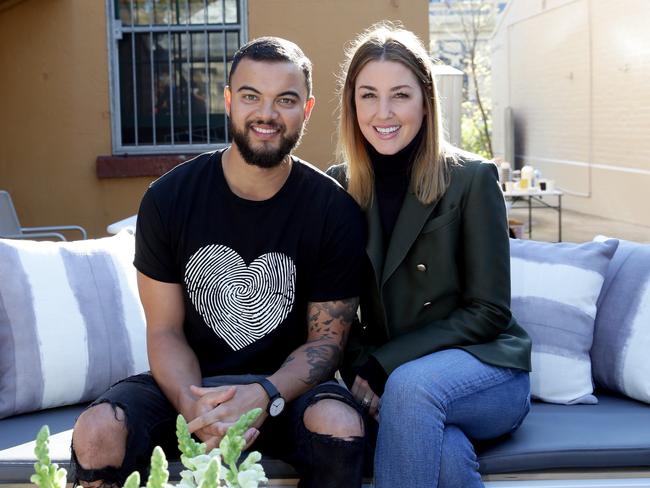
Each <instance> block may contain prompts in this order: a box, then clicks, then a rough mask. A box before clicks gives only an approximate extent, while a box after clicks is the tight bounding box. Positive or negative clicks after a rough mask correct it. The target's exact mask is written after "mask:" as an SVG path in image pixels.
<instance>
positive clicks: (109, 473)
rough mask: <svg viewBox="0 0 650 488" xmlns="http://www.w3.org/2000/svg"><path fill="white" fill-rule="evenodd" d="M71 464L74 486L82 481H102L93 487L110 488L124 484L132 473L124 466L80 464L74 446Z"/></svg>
mask: <svg viewBox="0 0 650 488" xmlns="http://www.w3.org/2000/svg"><path fill="white" fill-rule="evenodd" d="M70 461H71V462H70V466H71V468H72V470H73V485H72V486H73V487H77V486H79V485H80V483H81V482H82V481H83V482H86V483H94V482H96V481H101V484H99V485H97V486H95V485H94V484H93V486H92V488H109V487H113V486H116V487H119V486H123V485H124V482H125V481H126V478H127V477H128V475H129V474H130V473H127V472H126V470H125V469H124V468H123V467H120V468H116V467H115V466H105V467H103V468H98V469H86V468H84V467H82V466H81V464H79V460H78V459H77V455H76V454H75V452H74V448H72V449H71V456H70Z"/></svg>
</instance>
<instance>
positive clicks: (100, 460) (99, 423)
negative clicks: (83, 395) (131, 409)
mask: <svg viewBox="0 0 650 488" xmlns="http://www.w3.org/2000/svg"><path fill="white" fill-rule="evenodd" d="M127 434H128V430H127V427H126V416H125V414H124V411H123V410H122V409H121V408H120V407H117V406H114V405H111V404H109V403H100V404H99V405H95V406H94V407H91V408H89V409H88V410H86V411H85V412H83V413H82V414H81V415H80V416H79V418H78V419H77V423H76V424H75V426H74V431H73V433H72V445H73V449H74V453H75V456H76V458H77V461H78V462H79V464H80V468H82V469H85V470H96V469H101V468H105V467H109V466H112V467H116V468H117V467H120V466H121V465H122V461H123V460H124V452H125V450H126V440H127Z"/></svg>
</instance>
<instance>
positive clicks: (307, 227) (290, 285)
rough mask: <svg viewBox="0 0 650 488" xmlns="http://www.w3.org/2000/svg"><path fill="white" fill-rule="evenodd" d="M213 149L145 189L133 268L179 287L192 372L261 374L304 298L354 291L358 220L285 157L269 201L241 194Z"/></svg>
mask: <svg viewBox="0 0 650 488" xmlns="http://www.w3.org/2000/svg"><path fill="white" fill-rule="evenodd" d="M222 154H223V152H222V151H217V152H214V153H206V154H202V155H200V156H198V157H197V158H195V159H193V160H191V161H188V162H186V163H183V164H182V165H180V166H177V167H176V168H174V169H173V170H171V171H170V172H169V173H167V174H165V175H164V176H162V177H161V178H159V179H158V180H156V181H155V182H154V183H153V184H152V185H151V186H150V188H149V190H148V191H147V192H146V194H145V195H144V198H143V200H142V203H141V205H140V211H139V213H138V223H137V232H136V254H135V261H134V264H135V266H136V268H137V269H138V270H139V271H140V272H142V273H143V274H145V275H147V276H148V277H150V278H152V279H154V280H158V281H163V282H169V283H179V284H181V285H182V286H183V292H184V300H185V323H184V330H185V336H186V338H187V341H188V343H189V345H190V347H191V348H192V349H193V350H194V352H195V353H196V355H197V357H198V360H199V364H200V366H201V372H202V375H203V376H204V377H205V376H214V375H220V374H244V373H257V374H268V373H272V372H274V371H276V370H277V369H278V368H279V367H280V366H281V364H282V363H283V362H284V360H285V359H286V358H287V357H288V356H289V354H290V353H291V351H293V350H294V349H296V347H298V346H300V345H301V344H304V343H305V341H306V337H307V303H308V302H324V301H330V300H340V299H345V298H351V297H355V296H358V295H359V291H360V279H359V275H360V266H361V262H362V257H363V253H364V248H363V246H364V227H365V224H364V220H363V217H362V214H361V211H360V209H359V208H358V206H357V205H356V203H355V202H354V200H353V199H352V198H351V197H350V196H349V195H348V194H347V193H346V192H345V190H343V189H342V188H341V187H340V186H339V185H338V184H337V183H336V182H335V181H334V180H333V179H331V178H329V177H328V176H326V175H324V174H323V173H322V172H321V171H319V170H318V169H316V168H314V167H312V166H310V165H308V164H307V163H305V162H303V161H300V160H299V159H297V158H293V165H292V168H291V172H290V174H289V177H288V178H287V181H286V182H285V184H284V185H283V187H282V188H281V189H280V190H279V191H278V192H277V193H276V194H275V195H274V196H273V197H271V198H270V199H268V200H264V201H251V200H245V199H242V198H240V197H238V196H237V195H235V194H234V193H233V192H232V191H231V190H230V188H229V186H228V184H227V182H226V179H225V177H224V173H223V168H222V165H221V156H222ZM170 360H173V358H170Z"/></svg>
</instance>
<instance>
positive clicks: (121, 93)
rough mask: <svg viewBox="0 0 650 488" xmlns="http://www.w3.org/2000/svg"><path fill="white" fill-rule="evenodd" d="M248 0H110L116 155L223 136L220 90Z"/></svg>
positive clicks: (209, 143)
mask: <svg viewBox="0 0 650 488" xmlns="http://www.w3.org/2000/svg"><path fill="white" fill-rule="evenodd" d="M245 1H246V0H107V8H108V9H109V14H110V15H109V18H110V19H111V22H110V26H111V29H110V41H109V42H110V63H111V104H112V106H111V108H112V114H113V117H112V126H113V152H114V153H115V154H126V153H129V154H132V153H134V154H138V153H139V154H143V153H175V152H188V151H191V152H200V151H203V150H206V149H214V147H215V145H219V144H225V143H226V142H227V141H228V126H227V119H226V114H225V110H224V100H223V88H224V85H225V84H226V78H227V73H228V70H229V69H230V63H231V60H232V57H233V55H234V53H235V51H237V49H238V48H239V47H240V46H241V45H242V44H243V42H245V39H246V33H245V20H244V19H243V15H244V12H246V9H245Z"/></svg>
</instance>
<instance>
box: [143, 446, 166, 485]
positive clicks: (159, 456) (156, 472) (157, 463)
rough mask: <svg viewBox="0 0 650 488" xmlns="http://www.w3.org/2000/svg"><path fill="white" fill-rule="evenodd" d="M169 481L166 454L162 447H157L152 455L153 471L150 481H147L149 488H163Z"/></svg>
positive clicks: (151, 470)
mask: <svg viewBox="0 0 650 488" xmlns="http://www.w3.org/2000/svg"><path fill="white" fill-rule="evenodd" d="M168 479H169V471H167V459H166V458H165V453H164V452H163V450H162V449H161V448H160V446H156V447H155V448H154V450H153V454H152V455H151V469H150V472H149V479H147V488H163V486H164V485H165V483H167V480H168Z"/></svg>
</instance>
